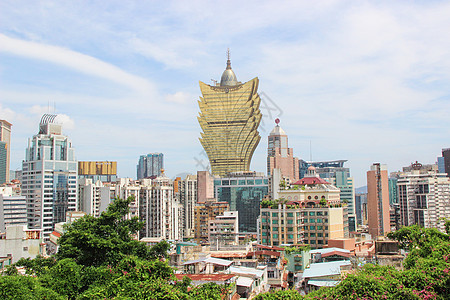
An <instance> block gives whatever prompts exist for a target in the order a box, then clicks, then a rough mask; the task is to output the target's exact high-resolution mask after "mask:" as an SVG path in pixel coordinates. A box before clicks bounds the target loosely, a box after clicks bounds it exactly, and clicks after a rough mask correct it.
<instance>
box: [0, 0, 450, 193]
mask: <svg viewBox="0 0 450 300" xmlns="http://www.w3.org/2000/svg"><path fill="white" fill-rule="evenodd" d="M406 3H407V2H398V3H374V2H372V3H371V2H361V3H359V2H358V3H349V2H326V3H325V2H324V3H321V4H316V3H315V4H313V3H309V2H300V3H295V4H292V3H288V2H281V3H277V4H276V5H271V4H270V3H263V4H262V5H258V4H257V3H256V2H254V3H252V2H246V3H244V4H240V9H239V10H236V2H233V1H230V2H227V3H221V4H220V5H214V4H211V3H203V2H195V3H189V4H188V3H184V2H172V3H169V4H154V5H152V6H151V7H150V5H145V4H141V3H139V2H135V3H132V2H129V3H127V4H128V5H126V4H122V5H121V4H119V3H108V4H103V3H102V4H98V5H93V4H90V5H85V4H83V3H78V4H77V5H75V4H71V3H58V2H51V1H50V2H45V3H43V4H41V5H39V4H37V3H28V2H23V3H21V2H20V1H19V2H17V1H14V2H13V1H3V2H2V3H1V4H0V20H1V21H0V76H1V77H0V93H1V95H2V97H1V98H0V119H4V120H7V121H8V122H10V123H12V124H14V127H13V129H12V143H11V169H12V170H16V169H20V167H21V162H22V160H23V159H24V158H25V149H26V145H27V139H28V137H30V136H32V135H34V134H36V133H37V132H36V130H35V128H36V127H35V124H37V123H38V122H39V119H40V117H41V116H42V114H43V113H47V112H50V113H53V112H55V113H56V114H59V115H60V120H61V122H62V123H63V132H64V133H65V134H66V135H68V136H70V137H71V140H72V141H73V144H74V147H75V149H76V153H77V159H78V160H80V161H83V160H110V161H117V162H118V175H119V176H120V177H132V178H134V177H135V172H136V169H135V168H136V167H135V166H136V162H137V160H138V158H139V156H140V155H141V154H142V153H149V152H161V153H164V155H165V166H166V174H167V175H168V176H169V177H173V176H175V175H177V174H180V173H185V172H186V173H192V174H195V173H196V171H197V170H201V169H203V168H202V167H201V166H200V165H199V164H198V161H203V163H205V164H206V161H207V157H206V156H205V155H204V154H203V151H202V146H201V144H200V143H199V142H198V138H199V137H200V131H201V129H200V126H199V125H198V124H197V119H196V116H197V115H198V112H199V110H198V104H197V101H198V99H199V97H198V95H199V94H200V90H199V88H198V81H203V82H210V79H211V78H210V76H211V75H212V74H217V75H215V76H216V77H215V78H213V79H217V80H218V79H219V76H220V74H221V72H222V71H223V62H224V60H225V58H226V49H227V48H228V47H229V48H230V49H231V55H232V60H233V69H234V70H235V72H236V73H237V74H239V80H241V81H243V82H245V81H248V80H250V79H251V78H253V77H255V76H258V78H259V79H260V85H259V91H260V92H261V98H264V97H265V98H264V99H263V101H265V103H262V105H261V112H262V113H263V119H262V122H261V126H260V128H259V131H260V133H261V138H262V141H263V142H262V143H260V145H259V146H258V148H257V149H256V151H255V154H254V156H253V159H252V164H251V167H250V169H251V170H254V171H265V170H266V153H267V148H266V141H267V136H268V134H269V132H270V130H271V129H272V128H273V126H274V123H273V120H274V119H275V118H277V117H279V118H280V119H281V126H282V127H283V129H284V130H286V133H287V134H288V135H289V141H290V147H292V148H293V149H294V153H295V156H297V157H299V158H301V159H304V160H310V157H311V156H310V142H311V144H312V160H314V161H321V160H322V161H323V160H336V159H347V160H348V163H347V165H348V167H349V168H351V170H352V176H354V177H355V186H356V187H359V186H363V185H365V174H366V171H367V170H369V168H370V165H371V164H372V163H373V162H381V163H383V164H387V165H388V170H389V172H391V171H396V170H399V169H401V167H403V166H407V165H409V164H410V163H411V162H413V161H416V160H418V161H420V162H422V163H424V164H428V163H435V161H436V157H437V156H440V153H441V149H442V148H447V147H448V146H449V144H447V143H446V142H445V140H448V139H449V137H450V130H449V129H448V128H450V126H449V125H450V124H449V123H450V120H447V119H448V118H447V115H448V113H449V112H450V103H449V102H448V101H446V100H448V98H449V95H450V90H449V87H448V84H446V83H447V82H448V80H449V79H450V72H449V71H448V70H449V69H450V68H448V67H449V66H450V52H449V50H448V49H450V47H449V46H450V45H449V43H450V39H449V37H450V36H449V35H450V33H448V32H446V31H445V30H442V28H447V27H448V25H450V24H449V23H450V20H449V19H448V17H447V16H448V15H449V13H450V5H449V4H448V3H444V2H439V1H437V2H432V3H429V2H425V1H424V2H416V3H409V2H408V3H407V4H406ZM124 5H126V6H124ZM230 11H232V13H230ZM247 12H251V13H247ZM63 16H64V17H63ZM192 16H195V17H194V18H193V17H192ZM224 24H226V26H224ZM330 49H331V50H330ZM55 106H56V109H55V110H54V107H55ZM49 108H50V109H49ZM269 114H272V115H271V116H269Z"/></svg>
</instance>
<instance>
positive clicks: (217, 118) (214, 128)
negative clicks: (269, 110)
mask: <svg viewBox="0 0 450 300" xmlns="http://www.w3.org/2000/svg"><path fill="white" fill-rule="evenodd" d="M258 83H259V80H258V78H257V77H256V78H254V79H252V80H250V81H248V82H246V83H241V82H238V81H237V78H236V75H235V74H234V72H233V70H232V69H231V62H230V57H229V55H228V60H227V67H226V69H225V71H224V72H223V74H222V78H221V80H220V84H218V83H216V84H215V85H208V84H206V83H203V82H200V90H201V92H202V97H200V101H199V102H198V104H199V107H200V114H199V117H198V122H199V124H200V127H201V128H202V130H203V132H202V133H201V138H200V143H201V144H202V146H203V148H204V149H205V152H206V154H207V155H208V159H209V162H210V164H211V170H212V174H213V175H218V176H226V175H227V174H228V173H229V172H242V171H249V169H250V161H251V159H252V156H253V152H254V151H255V149H256V146H258V143H259V141H260V139H261V137H260V135H259V132H258V126H259V123H260V122H261V117H262V114H261V111H260V110H259V105H260V102H261V99H260V98H259V95H258V93H257V90H258Z"/></svg>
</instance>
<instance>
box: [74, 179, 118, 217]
mask: <svg viewBox="0 0 450 300" xmlns="http://www.w3.org/2000/svg"><path fill="white" fill-rule="evenodd" d="M114 197H115V186H112V185H110V184H108V185H104V184H103V183H102V182H101V181H99V180H98V181H96V182H93V180H92V179H90V178H80V179H79V180H78V203H79V208H78V210H79V211H83V212H85V213H87V214H89V215H92V216H94V217H99V216H100V214H101V213H102V212H103V211H105V210H106V208H107V207H108V205H109V204H110V203H111V201H112V200H113V199H114Z"/></svg>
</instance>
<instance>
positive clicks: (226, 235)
mask: <svg viewBox="0 0 450 300" xmlns="http://www.w3.org/2000/svg"><path fill="white" fill-rule="evenodd" d="M238 215H239V212H237V211H225V212H224V213H223V215H219V216H216V218H215V219H212V220H209V224H208V239H209V243H210V245H211V249H216V250H220V249H223V248H224V247H225V248H226V247H232V246H237V245H239V236H238V234H239V217H238Z"/></svg>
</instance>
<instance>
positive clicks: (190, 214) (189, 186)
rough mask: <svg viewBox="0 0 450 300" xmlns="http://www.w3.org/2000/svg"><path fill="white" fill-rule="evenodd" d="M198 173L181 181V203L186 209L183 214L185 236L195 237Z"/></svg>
mask: <svg viewBox="0 0 450 300" xmlns="http://www.w3.org/2000/svg"><path fill="white" fill-rule="evenodd" d="M197 178H198V177H197V175H187V176H186V178H185V179H184V180H181V181H180V182H179V190H180V203H181V205H182V206H183V209H184V215H183V228H184V233H183V235H184V237H186V238H193V237H194V226H195V221H194V216H195V209H194V208H195V205H196V204H197V195H198V190H197Z"/></svg>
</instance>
